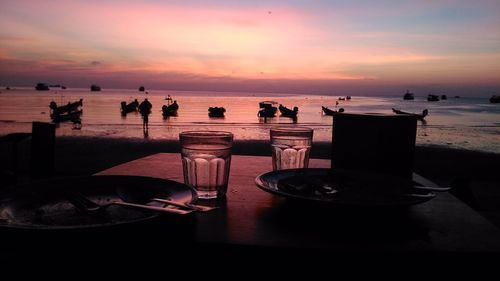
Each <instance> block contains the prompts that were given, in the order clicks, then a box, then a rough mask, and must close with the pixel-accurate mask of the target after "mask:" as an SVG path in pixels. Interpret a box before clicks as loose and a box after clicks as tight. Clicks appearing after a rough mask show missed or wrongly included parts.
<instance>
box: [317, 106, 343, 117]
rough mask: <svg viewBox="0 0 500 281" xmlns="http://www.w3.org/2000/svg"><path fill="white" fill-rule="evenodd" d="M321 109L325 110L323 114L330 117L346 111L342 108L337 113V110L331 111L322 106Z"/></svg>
mask: <svg viewBox="0 0 500 281" xmlns="http://www.w3.org/2000/svg"><path fill="white" fill-rule="evenodd" d="M321 109H322V110H323V113H324V114H325V115H329V116H333V115H335V114H337V113H342V112H344V109H343V108H342V107H341V108H339V110H338V111H337V110H332V109H329V108H328V107H325V106H322V107H321Z"/></svg>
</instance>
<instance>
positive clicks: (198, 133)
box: [179, 130, 234, 138]
mask: <svg viewBox="0 0 500 281" xmlns="http://www.w3.org/2000/svg"><path fill="white" fill-rule="evenodd" d="M179 137H199V138H203V137H206V138H208V137H210V138H213V137H231V138H233V137H234V135H233V133H231V132H227V131H213V130H212V131H202V130H194V131H184V132H180V133H179Z"/></svg>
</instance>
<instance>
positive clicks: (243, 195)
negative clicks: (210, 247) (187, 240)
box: [97, 153, 500, 254]
mask: <svg viewBox="0 0 500 281" xmlns="http://www.w3.org/2000/svg"><path fill="white" fill-rule="evenodd" d="M329 166H330V160H323V159H311V160H310V165H309V167H311V168H326V167H329ZM270 170H272V166H271V157H262V156H240V155H233V156H232V160H231V172H230V179H229V188H228V193H227V196H226V199H225V200H223V201H220V202H218V203H217V204H219V205H220V207H221V208H219V209H217V210H214V211H211V212H207V213H196V214H195V216H196V217H195V218H196V220H195V223H196V225H195V228H194V230H193V231H195V234H194V239H195V240H196V242H197V243H201V244H204V243H207V244H214V243H215V244H223V245H229V246H232V245H235V246H251V247H259V248H268V247H278V248H286V249H307V250H320V251H327V252H330V251H335V252H337V251H338V252H377V253H378V252H390V253H394V252H396V253H399V252H403V253H495V254H498V253H500V230H499V229H498V228H496V227H495V226H494V225H493V224H491V223H490V222H489V221H487V220H486V219H485V218H483V217H482V216H480V215H479V214H478V213H477V212H475V211H474V210H473V209H471V208H470V207H468V206H467V205H465V204H464V203H462V202H461V201H460V200H458V199H457V198H455V197H454V196H453V195H451V194H449V193H447V192H444V193H438V194H437V196H436V197H435V198H434V199H432V200H430V201H428V202H425V203H422V204H419V205H414V206H410V207H405V208H377V209H373V208H372V209H366V208H339V207H335V206H332V205H330V204H317V203H311V202H304V201H297V200H291V199H287V198H282V197H279V196H276V195H273V194H270V193H267V192H265V191H262V190H260V189H259V188H258V187H257V186H256V185H255V178H256V177H257V176H258V175H260V174H262V173H265V172H268V171H270ZM97 175H136V176H150V177H157V178H164V179H171V180H176V181H180V182H182V181H183V176H182V165H181V159H180V155H179V154H175V153H158V154H154V155H151V156H148V157H144V158H141V159H137V160H134V161H131V162H127V163H124V164H121V165H118V166H115V167H112V168H110V169H107V170H104V171H101V172H99V173H97ZM414 179H415V180H416V181H418V182H421V183H424V184H425V185H432V182H429V181H427V180H426V179H424V178H422V177H420V176H418V175H414Z"/></svg>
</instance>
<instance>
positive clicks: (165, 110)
mask: <svg viewBox="0 0 500 281" xmlns="http://www.w3.org/2000/svg"><path fill="white" fill-rule="evenodd" d="M165 100H166V101H167V104H166V105H163V106H162V107H161V111H162V114H163V117H168V116H177V110H179V105H178V104H177V101H176V100H174V101H172V97H171V96H170V95H168V97H167V98H165Z"/></svg>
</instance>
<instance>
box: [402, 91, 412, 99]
mask: <svg viewBox="0 0 500 281" xmlns="http://www.w3.org/2000/svg"><path fill="white" fill-rule="evenodd" d="M403 99H404V100H414V99H415V96H414V95H413V93H410V92H409V91H408V90H406V94H404V96H403Z"/></svg>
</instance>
